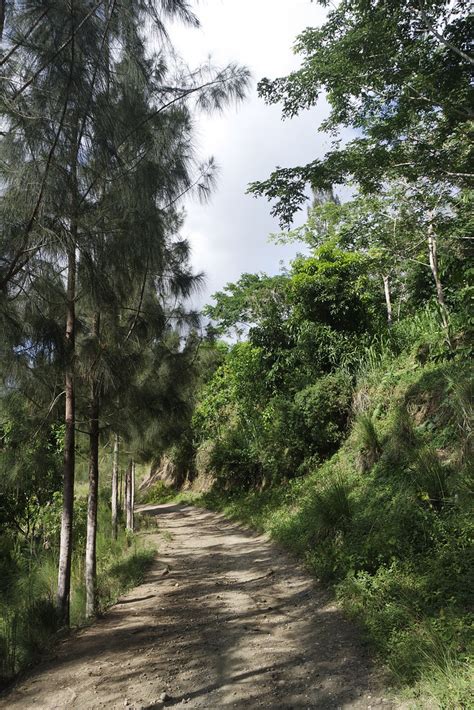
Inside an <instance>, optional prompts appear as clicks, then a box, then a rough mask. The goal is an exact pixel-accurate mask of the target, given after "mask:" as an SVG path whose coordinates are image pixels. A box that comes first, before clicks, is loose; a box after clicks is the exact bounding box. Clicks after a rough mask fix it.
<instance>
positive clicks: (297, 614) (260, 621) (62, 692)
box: [0, 504, 401, 710]
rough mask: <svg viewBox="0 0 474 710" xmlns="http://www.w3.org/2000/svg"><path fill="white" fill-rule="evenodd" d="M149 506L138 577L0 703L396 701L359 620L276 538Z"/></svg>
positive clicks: (327, 704)
mask: <svg viewBox="0 0 474 710" xmlns="http://www.w3.org/2000/svg"><path fill="white" fill-rule="evenodd" d="M146 511H147V512H148V513H149V514H152V515H155V516H157V519H158V522H159V530H160V533H154V534H153V535H152V538H153V541H154V542H155V543H156V545H157V547H158V555H157V558H156V561H155V563H154V565H153V567H152V569H151V570H150V572H149V574H148V575H147V579H146V582H145V583H144V584H142V585H141V586H140V587H137V588H136V589H134V590H133V591H131V592H130V593H129V594H127V595H126V596H124V597H123V598H122V599H121V600H120V603H118V604H116V605H115V606H114V607H112V609H111V610H110V611H109V612H108V613H107V614H106V615H105V616H104V617H103V618H101V619H100V620H98V621H97V623H95V624H94V625H93V626H90V627H88V628H86V629H83V630H81V631H79V632H78V633H75V634H73V635H71V637H69V638H67V639H66V640H64V641H62V642H61V643H60V644H58V647H57V649H55V653H54V655H53V656H52V657H50V658H48V659H45V661H44V662H43V663H42V664H41V665H39V666H37V667H36V668H35V669H34V670H33V671H31V672H30V673H29V674H27V675H26V676H24V677H23V679H22V680H21V681H20V682H19V683H18V684H17V685H16V687H15V688H14V689H13V690H12V691H11V692H10V693H9V694H8V695H7V696H4V697H2V698H0V708H8V709H9V710H10V709H11V710H14V709H18V708H35V709H36V710H42V709H46V708H47V709H48V710H49V709H52V708H87V709H88V710H89V709H91V710H92V709H95V708H124V707H130V708H135V709H136V710H138V708H141V709H142V710H144V709H145V708H146V709H148V708H162V707H175V706H187V707H189V708H207V709H208V710H214V709H218V708H246V709H251V708H275V709H276V708H278V709H282V710H283V709H284V710H290V708H294V709H296V708H298V709H299V708H321V709H326V708H328V709H329V708H356V709H361V708H365V709H368V708H376V707H384V708H401V705H400V704H397V703H396V702H394V701H390V700H388V697H387V695H385V694H384V692H383V690H382V688H383V684H382V681H381V680H380V678H379V677H378V676H377V674H376V672H375V671H374V669H373V668H372V667H371V663H370V659H369V656H368V654H367V652H366V650H365V648H364V645H363V644H362V642H361V639H360V636H359V634H358V632H357V630H356V629H355V627H353V626H352V625H351V623H350V622H349V621H347V619H346V618H345V617H344V616H343V614H342V613H341V612H340V610H339V609H338V608H337V607H336V606H335V605H334V604H333V603H331V602H330V601H329V600H328V597H327V595H326V593H325V592H324V591H323V590H322V589H320V588H319V587H318V585H316V584H315V583H314V582H313V581H312V580H311V578H310V577H309V576H308V575H307V574H306V573H305V572H304V571H303V570H302V569H301V568H299V567H298V565H297V564H296V563H295V561H294V560H293V559H291V558H290V557H289V556H288V555H287V554H286V553H284V552H283V551H282V550H280V548H279V547H277V546H276V545H275V544H273V543H271V542H269V541H268V539H267V538H266V537H264V536H258V535H255V534H253V533H251V532H248V531H246V530H243V529H242V528H240V527H239V526H237V525H235V524H233V523H230V522H229V521H227V520H226V519H225V518H223V517H222V516H221V515H218V514H215V513H211V512H209V511H205V510H200V509H196V508H192V507H189V506H178V505H170V504H168V505H160V506H149V507H148V508H146ZM164 694H166V696H165V695H164Z"/></svg>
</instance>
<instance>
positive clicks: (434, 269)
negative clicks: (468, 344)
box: [428, 223, 451, 347]
mask: <svg viewBox="0 0 474 710" xmlns="http://www.w3.org/2000/svg"><path fill="white" fill-rule="evenodd" d="M428 254H429V260H430V268H431V273H432V274H433V279H434V282H435V286H436V297H437V300H438V305H439V309H440V313H441V323H442V324H443V328H444V329H445V330H446V333H447V337H448V342H449V345H450V347H451V340H450V337H449V320H448V309H447V308H446V301H445V300H444V289H443V284H442V282H441V278H440V275H439V268H438V251H437V241H436V235H435V233H434V229H433V224H432V223H430V224H429V226H428Z"/></svg>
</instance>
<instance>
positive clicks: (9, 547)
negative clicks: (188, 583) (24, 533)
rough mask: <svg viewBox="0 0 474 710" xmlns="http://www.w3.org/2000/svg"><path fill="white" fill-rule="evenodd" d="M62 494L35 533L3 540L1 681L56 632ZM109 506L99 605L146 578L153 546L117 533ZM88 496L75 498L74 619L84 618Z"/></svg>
mask: <svg viewBox="0 0 474 710" xmlns="http://www.w3.org/2000/svg"><path fill="white" fill-rule="evenodd" d="M60 504H61V501H60V497H59V496H58V497H57V499H55V501H54V503H53V504H52V505H51V506H47V507H46V508H45V510H44V515H43V518H42V521H41V525H40V532H38V534H37V536H36V539H34V540H30V541H29V542H28V543H26V541H24V540H23V541H22V540H20V539H19V538H16V539H13V537H12V538H8V537H6V536H5V537H4V538H3V539H2V541H1V543H0V545H1V555H0V560H1V561H0V686H1V685H5V684H6V683H8V681H10V680H11V679H12V678H13V677H14V676H15V675H16V674H17V673H18V672H19V671H20V670H22V669H23V668H25V667H26V666H28V665H29V664H30V663H32V662H33V661H34V660H35V659H36V658H37V657H38V656H39V654H41V653H42V652H44V650H45V649H47V648H48V647H49V646H50V645H51V643H52V641H53V640H54V638H55V635H56V632H57V631H58V623H57V616H56V610H55V603H54V602H55V593H56V584H57V566H58V565H57V563H58V559H57V555H58V546H57V543H58V532H59V525H60ZM110 517H111V516H110V509H109V507H108V505H106V503H105V501H103V500H102V501H101V502H100V505H99V510H98V534H97V587H98V601H99V611H100V612H103V611H105V609H107V607H108V606H110V605H111V604H113V603H115V602H116V601H117V599H118V597H119V596H120V595H121V594H122V593H123V592H124V591H126V590H127V589H130V588H132V587H134V586H136V585H137V584H140V583H141V582H142V581H143V576H144V573H145V571H146V569H147V568H148V566H149V565H150V564H151V561H152V560H153V557H154V550H153V549H152V548H151V547H146V546H145V545H144V544H143V543H142V542H141V540H140V539H139V538H138V537H137V536H135V535H133V534H129V533H128V534H127V533H126V532H125V531H124V530H120V531H119V534H118V538H117V540H114V539H113V537H112V529H111V520H110ZM85 529H86V501H85V500H83V499H78V500H76V508H75V548H74V552H73V561H72V571H71V612H70V613H71V625H72V626H73V627H74V626H79V625H82V624H84V623H85V621H86V617H85V588H84V538H85Z"/></svg>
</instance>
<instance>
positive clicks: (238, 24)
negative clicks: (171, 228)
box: [170, 0, 329, 307]
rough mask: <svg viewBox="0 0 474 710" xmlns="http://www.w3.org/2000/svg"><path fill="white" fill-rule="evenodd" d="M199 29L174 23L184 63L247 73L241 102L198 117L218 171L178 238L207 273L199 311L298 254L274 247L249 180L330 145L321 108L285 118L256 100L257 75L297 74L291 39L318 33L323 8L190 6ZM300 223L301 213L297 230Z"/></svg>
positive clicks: (212, 0) (285, 2)
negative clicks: (245, 276)
mask: <svg viewBox="0 0 474 710" xmlns="http://www.w3.org/2000/svg"><path fill="white" fill-rule="evenodd" d="M191 5H192V7H193V9H194V10H195V12H196V14H197V15H198V17H199V19H200V22H201V27H200V28H199V29H191V28H185V27H183V26H177V25H174V26H173V27H172V28H171V32H170V35H171V40H172V42H173V44H174V46H175V47H176V49H177V51H178V52H179V53H180V54H181V55H182V57H183V59H184V60H185V61H186V62H187V63H188V64H189V65H191V66H195V65H198V64H199V63H202V62H205V61H206V60H207V59H208V58H209V56H211V58H212V60H213V62H214V63H215V64H216V65H221V66H222V65H226V64H227V63H228V62H230V61H236V62H238V63H239V64H243V65H245V66H247V67H248V68H249V69H250V71H251V73H252V76H253V81H252V85H251V88H250V91H249V93H248V97H247V99H246V100H245V102H244V103H242V104H241V105H239V106H238V107H235V106H231V107H229V108H227V109H226V110H225V111H224V113H223V114H219V115H213V116H203V115H201V116H198V117H197V122H196V144H197V149H198V152H199V154H200V155H201V156H202V157H203V158H205V157H208V156H211V155H212V156H214V158H215V160H216V162H217V164H218V166H219V176H218V180H217V187H216V189H215V191H214V193H213V196H212V198H211V200H210V202H209V203H207V204H205V205H201V204H199V203H198V202H197V201H193V200H188V201H186V203H185V207H186V212H187V219H186V223H185V226H184V228H183V236H185V237H187V238H188V239H189V241H190V243H191V246H192V264H193V267H194V269H195V270H196V271H203V272H204V274H205V286H204V287H203V288H202V291H201V292H200V294H199V295H198V296H197V297H196V298H195V305H196V307H201V306H203V305H204V304H206V303H210V302H211V294H213V293H214V292H215V291H217V290H221V289H222V288H223V287H224V286H225V284H226V283H228V282H229V281H235V280H237V279H238V278H239V276H240V275H241V274H242V273H244V272H250V273H255V272H260V271H264V272H266V273H268V274H275V273H278V271H279V269H280V262H282V261H283V262H284V263H286V264H287V263H288V262H289V261H290V259H291V258H292V257H294V256H295V254H296V252H297V251H298V250H299V251H303V248H302V247H299V249H298V247H297V246H295V245H293V246H276V245H275V244H272V243H269V241H268V235H269V234H270V233H271V232H278V231H279V226H278V223H277V221H276V220H275V219H274V218H273V217H272V216H271V214H270V209H271V205H270V204H269V203H268V202H267V200H266V199H265V198H255V197H252V196H251V195H246V194H245V191H246V189H247V186H248V184H249V183H250V182H252V181H253V180H260V179H265V178H267V177H268V176H269V174H270V173H271V171H272V170H273V169H274V168H275V167H276V166H277V165H279V166H281V167H285V166H293V165H298V164H304V163H306V162H309V161H310V160H312V159H314V158H315V157H321V156H322V155H324V153H325V152H326V150H327V149H328V147H329V143H328V140H327V139H326V138H325V137H324V136H323V135H322V134H320V133H318V132H317V127H318V125H319V124H320V122H321V121H322V120H323V119H324V118H325V117H326V116H327V110H328V109H327V104H326V103H325V102H324V100H322V101H321V102H320V104H318V106H317V107H315V108H314V109H312V110H310V111H305V112H304V113H303V114H301V115H300V116H298V117H296V118H294V119H292V120H286V121H282V119H281V110H280V107H279V106H267V105H266V104H265V103H264V102H263V100H262V99H260V98H259V97H258V95H257V81H258V80H260V79H261V78H262V77H264V76H266V77H268V78H275V77H277V76H284V75H286V74H288V73H289V72H290V71H291V70H293V69H296V68H298V66H299V65H300V59H299V58H298V57H297V56H295V55H294V54H293V51H292V46H293V44H294V41H295V39H296V36H297V35H298V34H299V33H300V32H301V31H302V30H303V29H305V28H306V27H309V26H313V27H314V26H318V25H320V24H321V22H322V21H323V20H324V10H323V9H322V8H321V7H320V6H319V5H317V4H316V3H312V2H310V0H194V1H193V2H191ZM303 221H304V213H301V215H300V216H299V218H297V219H296V223H298V222H303Z"/></svg>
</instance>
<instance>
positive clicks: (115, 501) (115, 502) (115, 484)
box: [112, 434, 119, 540]
mask: <svg viewBox="0 0 474 710" xmlns="http://www.w3.org/2000/svg"><path fill="white" fill-rule="evenodd" d="M118 462H119V437H118V434H114V462H113V467H112V535H113V538H114V540H116V539H117V533H118V506H119V496H118V493H119V480H118V479H119V464H118Z"/></svg>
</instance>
